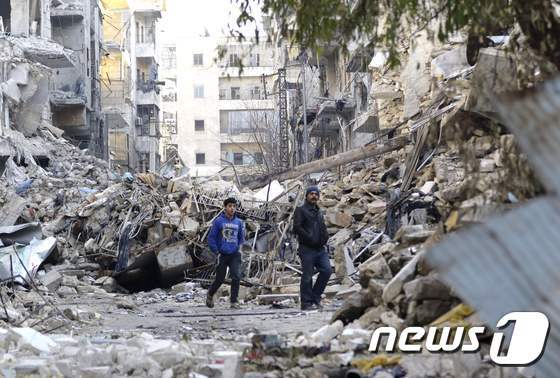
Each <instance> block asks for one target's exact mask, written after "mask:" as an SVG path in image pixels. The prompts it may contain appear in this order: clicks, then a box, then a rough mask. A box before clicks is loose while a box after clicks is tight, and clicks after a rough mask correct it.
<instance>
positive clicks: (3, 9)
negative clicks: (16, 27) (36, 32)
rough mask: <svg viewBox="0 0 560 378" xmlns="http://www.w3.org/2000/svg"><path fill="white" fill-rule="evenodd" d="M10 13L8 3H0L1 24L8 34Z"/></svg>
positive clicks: (10, 8)
mask: <svg viewBox="0 0 560 378" xmlns="http://www.w3.org/2000/svg"><path fill="white" fill-rule="evenodd" d="M11 13H12V7H11V6H10V2H9V1H2V2H0V17H1V18H2V23H3V24H4V31H5V32H7V33H9V32H10V14H11Z"/></svg>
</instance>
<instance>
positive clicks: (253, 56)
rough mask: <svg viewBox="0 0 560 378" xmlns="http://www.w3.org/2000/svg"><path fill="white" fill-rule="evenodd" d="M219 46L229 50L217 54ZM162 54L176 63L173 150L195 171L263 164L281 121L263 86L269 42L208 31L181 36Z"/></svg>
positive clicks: (169, 108) (170, 78)
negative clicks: (244, 40)
mask: <svg viewBox="0 0 560 378" xmlns="http://www.w3.org/2000/svg"><path fill="white" fill-rule="evenodd" d="M217 51H225V52H226V54H225V55H224V56H223V57H222V58H221V59H217V55H218V54H217ZM163 55H164V56H165V57H166V58H165V59H166V60H167V63H169V65H171V66H173V67H174V69H173V70H171V71H168V72H167V74H166V76H165V77H166V79H165V81H166V89H165V90H166V91H167V92H166V95H165V96H164V105H163V106H164V114H165V115H164V123H165V124H167V125H172V126H171V127H169V128H167V130H169V131H170V133H169V141H170V142H169V146H170V147H169V149H168V150H169V151H170V152H171V153H172V151H174V150H176V151H177V152H178V155H179V157H180V158H181V160H182V161H183V162H184V164H185V165H186V166H187V167H188V168H189V172H190V174H191V176H195V177H196V176H210V175H214V174H216V173H218V172H222V173H223V175H224V176H226V177H230V176H231V175H232V174H233V170H235V172H236V173H238V174H243V173H249V172H252V173H254V172H256V171H255V170H257V171H258V170H259V169H262V168H263V167H264V166H265V159H266V157H267V155H268V152H269V150H270V146H271V139H272V136H271V135H272V133H271V131H272V130H274V129H275V125H276V117H275V112H274V101H273V100H272V97H268V96H267V94H266V93H265V89H264V83H265V82H266V80H270V78H269V75H270V74H271V73H272V62H273V59H272V55H271V51H270V49H269V48H268V46H266V45H265V44H261V45H254V44H253V43H251V42H247V43H238V42H232V41H230V40H228V39H224V38H216V37H212V36H208V35H205V36H198V37H186V38H178V39H177V41H176V42H175V43H173V44H172V43H170V44H169V45H167V46H164V52H163ZM167 63H166V64H167ZM240 67H242V69H241V71H240ZM168 84H169V86H168ZM270 89H271V88H269V90H270ZM175 125H176V127H175Z"/></svg>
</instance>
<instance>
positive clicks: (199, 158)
mask: <svg viewBox="0 0 560 378" xmlns="http://www.w3.org/2000/svg"><path fill="white" fill-rule="evenodd" d="M196 164H197V165H202V164H206V154H205V153H197V154H196Z"/></svg>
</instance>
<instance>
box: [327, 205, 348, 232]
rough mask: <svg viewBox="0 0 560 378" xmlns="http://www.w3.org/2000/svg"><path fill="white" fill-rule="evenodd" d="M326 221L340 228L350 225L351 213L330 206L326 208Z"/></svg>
mask: <svg viewBox="0 0 560 378" xmlns="http://www.w3.org/2000/svg"><path fill="white" fill-rule="evenodd" d="M325 218H326V221H327V223H328V224H330V225H333V226H337V227H340V228H347V227H350V226H351V225H352V220H353V219H352V215H351V214H350V213H349V212H345V211H344V210H342V209H339V208H330V209H328V210H327V214H326V217H325Z"/></svg>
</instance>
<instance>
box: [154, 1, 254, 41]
mask: <svg viewBox="0 0 560 378" xmlns="http://www.w3.org/2000/svg"><path fill="white" fill-rule="evenodd" d="M167 11H168V12H167V15H166V16H165V17H164V18H163V19H162V28H163V29H164V30H165V31H167V32H171V34H175V33H176V35H177V36H197V35H201V34H203V33H204V31H205V30H208V32H209V33H210V35H213V36H220V35H222V34H227V33H228V30H229V29H228V24H229V25H230V26H231V27H235V28H237V26H236V25H235V19H236V17H237V15H238V14H239V11H238V10H237V6H236V5H235V4H232V1H231V0H197V1H192V0H167ZM255 15H256V16H257V18H259V19H260V12H259V11H258V9H257V10H256V11H255ZM254 30H255V25H254V24H252V25H249V26H247V27H245V28H244V29H242V31H243V32H244V34H246V35H250V36H253V35H254Z"/></svg>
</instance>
